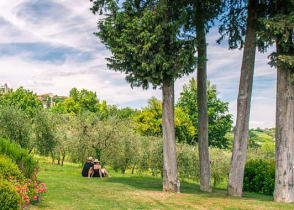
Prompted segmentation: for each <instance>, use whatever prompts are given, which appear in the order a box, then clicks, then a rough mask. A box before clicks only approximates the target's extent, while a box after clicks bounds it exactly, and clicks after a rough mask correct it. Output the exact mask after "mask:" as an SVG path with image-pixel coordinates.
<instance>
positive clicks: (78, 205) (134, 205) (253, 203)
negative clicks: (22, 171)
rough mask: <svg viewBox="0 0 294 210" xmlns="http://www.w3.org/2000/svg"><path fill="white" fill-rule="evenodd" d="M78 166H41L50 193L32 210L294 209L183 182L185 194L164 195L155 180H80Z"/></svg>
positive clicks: (266, 198)
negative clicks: (208, 191)
mask: <svg viewBox="0 0 294 210" xmlns="http://www.w3.org/2000/svg"><path fill="white" fill-rule="evenodd" d="M80 174H81V168H80V166H78V165H74V164H67V165H65V166H64V167H63V168H62V167H60V166H55V165H51V164H49V163H46V162H41V170H40V173H39V178H40V179H41V180H42V181H43V182H45V184H46V186H47V189H48V193H47V194H46V195H45V196H44V197H43V201H42V203H40V204H38V205H36V206H30V207H29V209H32V210H35V209H61V210H62V209H72V210H73V209H79V210H80V209H81V210H83V209H85V210H86V209H227V210H229V209H230V210H232V209H293V204H280V203H274V202H272V197H271V196H264V195H258V194H253V193H245V194H244V197H243V198H233V197H228V196H227V195H226V191H225V189H214V191H213V193H203V192H200V191H199V185H198V184H197V183H191V182H182V183H181V186H182V193H180V194H176V193H163V192H161V179H160V178H156V177H152V176H143V175H142V176H138V175H136V176H135V175H131V174H125V175H122V174H117V173H114V172H113V171H111V174H112V176H113V177H112V178H105V179H103V180H102V181H101V180H99V179H88V178H84V177H81V175H80Z"/></svg>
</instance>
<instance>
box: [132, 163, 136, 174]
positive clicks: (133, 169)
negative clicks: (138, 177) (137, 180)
mask: <svg viewBox="0 0 294 210" xmlns="http://www.w3.org/2000/svg"><path fill="white" fill-rule="evenodd" d="M134 172H135V165H133V167H132V174H134Z"/></svg>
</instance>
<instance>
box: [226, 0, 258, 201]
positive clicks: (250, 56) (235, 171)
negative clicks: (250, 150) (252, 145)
mask: <svg viewBox="0 0 294 210" xmlns="http://www.w3.org/2000/svg"><path fill="white" fill-rule="evenodd" d="M248 4H249V5H248V17H247V31H246V37H245V45H244V51H243V60H242V67H241V76H240V85H239V94H238V103H237V121H236V128H235V133H234V147H233V153H232V160H231V169H230V174H229V181H228V186H227V191H228V195H231V196H239V197H241V196H242V192H243V179H244V167H245V163H246V150H247V145H248V131H249V116H250V104H251V95H252V85H253V75H254V63H255V52H256V30H255V28H254V26H253V24H254V21H255V20H256V16H257V14H256V5H257V4H256V3H254V0H251V1H249V3H248Z"/></svg>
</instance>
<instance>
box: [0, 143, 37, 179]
mask: <svg viewBox="0 0 294 210" xmlns="http://www.w3.org/2000/svg"><path fill="white" fill-rule="evenodd" d="M0 155H6V156H8V157H9V158H11V159H12V160H13V161H15V162H16V164H17V165H18V167H19V168H20V169H21V170H22V172H23V173H24V174H25V175H26V177H30V176H31V175H32V174H33V173H34V169H35V168H36V167H37V164H38V163H37V162H36V161H35V160H34V159H33V157H32V156H31V155H29V154H28V152H27V150H25V149H22V148H21V147H20V146H19V145H18V144H15V143H10V141H9V140H5V139H2V138H0Z"/></svg>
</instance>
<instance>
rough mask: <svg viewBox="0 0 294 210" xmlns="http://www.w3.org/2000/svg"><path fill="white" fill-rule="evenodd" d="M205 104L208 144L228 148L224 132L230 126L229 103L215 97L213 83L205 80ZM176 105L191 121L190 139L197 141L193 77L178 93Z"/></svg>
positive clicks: (196, 106)
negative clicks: (192, 127) (194, 130)
mask: <svg viewBox="0 0 294 210" xmlns="http://www.w3.org/2000/svg"><path fill="white" fill-rule="evenodd" d="M207 105H208V121H209V123H208V137H209V138H208V139H209V142H208V143H209V145H210V146H214V147H219V148H228V146H229V140H228V138H227V137H226V134H227V133H228V132H229V131H230V130H231V128H232V123H233V121H232V116H231V115H230V114H229V113H228V111H229V104H228V103H226V102H223V101H221V100H220V99H219V98H218V97H217V90H216V86H215V85H211V84H210V82H209V81H208V82H207ZM177 106H178V107H181V108H182V109H183V110H184V111H185V112H186V113H187V114H188V116H189V118H190V119H191V120H192V122H193V126H194V127H195V129H196V133H195V135H194V137H193V139H192V142H190V143H195V142H197V141H198V135H197V124H198V112H197V108H198V104H197V85H196V81H195V79H191V80H190V81H189V84H187V85H184V87H183V91H182V92H181V93H180V98H179V100H178V102H177Z"/></svg>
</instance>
